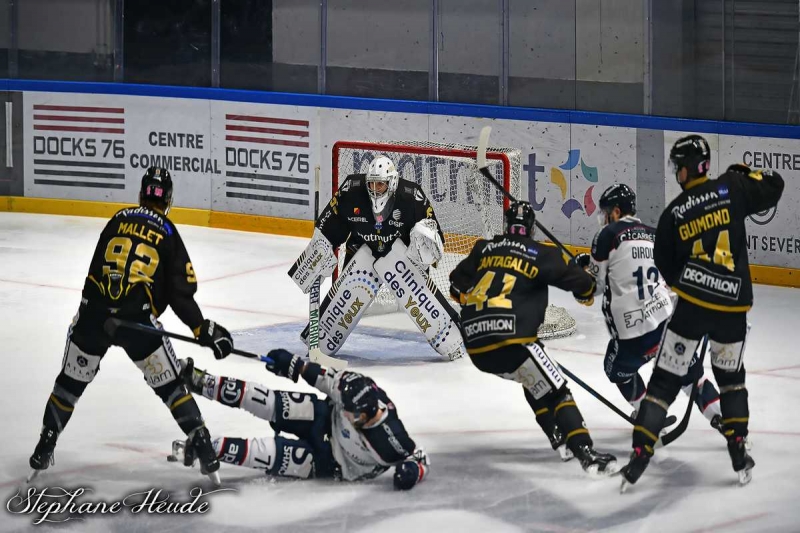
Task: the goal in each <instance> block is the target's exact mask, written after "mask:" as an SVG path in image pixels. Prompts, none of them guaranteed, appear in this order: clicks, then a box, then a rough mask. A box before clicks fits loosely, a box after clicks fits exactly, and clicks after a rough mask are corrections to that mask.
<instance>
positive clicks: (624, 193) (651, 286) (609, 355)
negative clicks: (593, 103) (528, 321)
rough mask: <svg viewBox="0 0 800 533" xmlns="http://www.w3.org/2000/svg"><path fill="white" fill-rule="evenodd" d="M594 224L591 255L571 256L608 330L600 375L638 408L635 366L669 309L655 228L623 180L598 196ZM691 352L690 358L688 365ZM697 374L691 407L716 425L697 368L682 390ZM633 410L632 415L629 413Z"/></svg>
mask: <svg viewBox="0 0 800 533" xmlns="http://www.w3.org/2000/svg"><path fill="white" fill-rule="evenodd" d="M599 206H600V211H601V213H600V215H599V216H598V217H599V219H600V224H601V225H602V226H603V228H602V229H601V230H600V231H599V232H598V233H597V235H595V238H594V241H593V243H592V252H591V255H589V254H586V253H583V254H579V255H578V257H577V261H578V264H579V265H581V266H583V267H584V268H587V269H588V270H589V272H590V273H591V274H593V275H594V276H595V278H596V279H597V288H596V290H595V294H602V295H603V304H602V310H603V315H604V316H605V321H606V326H607V327H608V332H609V334H610V335H611V339H610V340H609V341H608V347H607V349H606V355H605V360H604V367H605V373H606V376H608V379H609V380H611V382H612V383H614V384H616V385H617V388H619V391H620V392H621V393H622V395H623V396H624V397H625V399H626V400H627V401H628V402H629V403H630V404H631V406H633V408H634V410H635V411H638V409H639V405H640V403H641V401H642V399H643V398H644V395H645V389H646V385H645V382H644V380H643V379H642V376H641V375H640V374H639V368H640V367H641V366H642V365H644V364H645V363H647V362H648V361H650V360H652V359H653V358H654V357H655V355H656V353H657V352H658V345H659V342H660V341H661V337H662V335H663V333H664V325H665V324H666V320H667V319H668V318H669V317H670V316H671V315H672V311H673V303H672V298H671V294H670V290H669V288H668V287H667V285H666V283H664V280H663V279H662V278H661V276H660V274H659V272H658V269H657V268H656V266H655V263H654V262H653V242H654V241H655V233H656V232H655V228H652V227H650V226H648V225H646V224H643V223H642V221H641V220H640V219H638V218H636V216H635V215H636V194H635V193H634V192H633V190H632V189H631V188H630V187H628V186H627V185H625V184H616V185H612V186H611V187H609V188H608V189H606V190H605V192H603V194H602V196H601V197H600V202H599ZM696 361H697V356H696V355H695V358H693V359H692V364H693V365H694V364H695V363H696ZM698 373H699V374H700V378H699V379H700V391H699V393H698V395H697V407H698V409H700V411H701V412H702V413H703V415H704V416H705V417H706V418H707V419H708V420H709V421H710V422H711V425H712V426H713V427H714V428H715V429H717V430H718V431H720V432H721V431H722V430H721V419H722V417H721V413H720V408H719V392H717V389H716V388H715V387H714V385H713V384H712V383H711V381H709V380H707V379H706V377H705V375H703V373H702V367H700V368H695V369H694V370H693V371H692V372H689V373H688V374H687V380H686V383H684V384H683V391H684V392H685V393H686V394H690V393H691V389H692V382H691V377H696V376H697V374H698ZM634 416H635V415H634Z"/></svg>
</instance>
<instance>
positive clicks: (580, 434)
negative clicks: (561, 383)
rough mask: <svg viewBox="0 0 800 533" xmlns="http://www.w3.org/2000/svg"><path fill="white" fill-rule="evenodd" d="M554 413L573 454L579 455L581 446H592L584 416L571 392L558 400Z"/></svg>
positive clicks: (567, 392) (567, 391)
mask: <svg viewBox="0 0 800 533" xmlns="http://www.w3.org/2000/svg"><path fill="white" fill-rule="evenodd" d="M553 411H554V414H555V418H556V423H557V424H558V427H559V428H560V429H561V432H562V433H563V434H564V437H565V438H566V440H567V447H568V448H569V449H570V450H571V451H572V453H574V454H576V455H578V454H579V453H580V450H578V448H579V447H580V446H583V445H589V446H591V445H592V437H590V436H589V430H588V429H586V423H585V422H584V420H583V415H582V414H581V412H580V410H579V409H578V405H577V404H576V403H575V399H574V398H573V397H572V394H570V392H569V390H566V392H565V394H563V395H561V396H560V398H559V399H558V400H556V404H555V408H554V409H553Z"/></svg>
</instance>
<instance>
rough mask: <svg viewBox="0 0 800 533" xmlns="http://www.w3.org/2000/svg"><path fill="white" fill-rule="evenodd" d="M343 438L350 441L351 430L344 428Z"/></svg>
mask: <svg viewBox="0 0 800 533" xmlns="http://www.w3.org/2000/svg"><path fill="white" fill-rule="evenodd" d="M342 437H344V438H346V439H349V438H350V430H349V429H347V428H342Z"/></svg>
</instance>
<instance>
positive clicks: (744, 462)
mask: <svg viewBox="0 0 800 533" xmlns="http://www.w3.org/2000/svg"><path fill="white" fill-rule="evenodd" d="M728 454H729V455H730V456H731V464H732V466H733V470H734V471H735V472H736V473H737V474H738V475H739V485H742V486H744V485H747V484H748V483H750V480H751V479H753V474H752V472H751V471H752V470H753V467H754V466H756V462H755V461H754V460H753V458H752V457H750V455H749V454H748V453H747V443H746V439H745V437H730V438H728Z"/></svg>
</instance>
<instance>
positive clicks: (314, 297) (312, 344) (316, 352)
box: [308, 167, 347, 370]
mask: <svg viewBox="0 0 800 533" xmlns="http://www.w3.org/2000/svg"><path fill="white" fill-rule="evenodd" d="M317 217H319V167H315V168H314V224H316V222H317ZM321 282H322V280H321V279H320V278H319V277H317V279H315V280H314V283H313V284H312V285H311V290H309V291H308V358H309V359H310V360H311V362H312V363H317V364H320V365H322V366H327V367H330V368H333V369H334V370H344V369H345V368H347V361H342V360H341V359H334V358H333V357H330V356H328V355H325V354H324V353H322V350H320V349H319V290H320V284H321Z"/></svg>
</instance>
